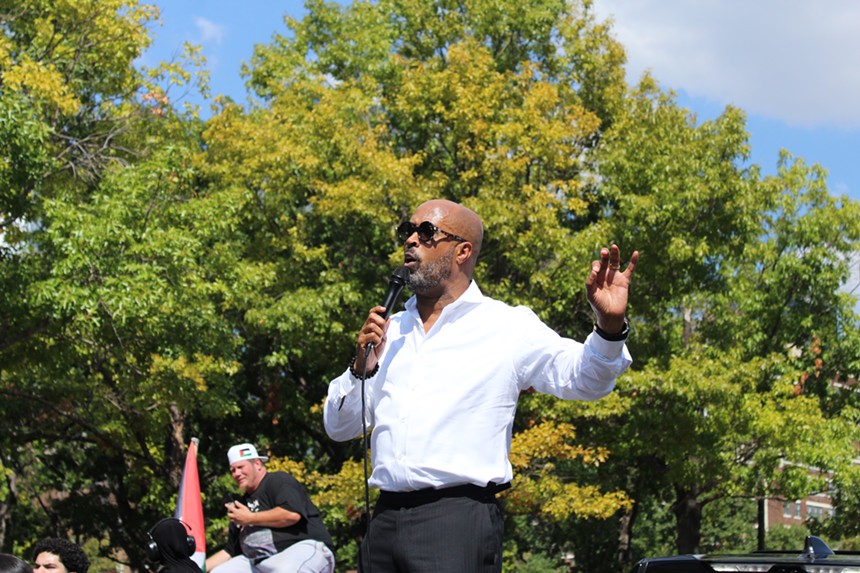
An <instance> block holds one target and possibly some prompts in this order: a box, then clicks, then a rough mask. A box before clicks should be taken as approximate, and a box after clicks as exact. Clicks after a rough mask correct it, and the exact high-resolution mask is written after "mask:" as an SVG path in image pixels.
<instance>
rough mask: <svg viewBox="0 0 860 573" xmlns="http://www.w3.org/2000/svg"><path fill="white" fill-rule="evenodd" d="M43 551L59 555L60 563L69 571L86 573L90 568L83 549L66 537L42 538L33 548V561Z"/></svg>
mask: <svg viewBox="0 0 860 573" xmlns="http://www.w3.org/2000/svg"><path fill="white" fill-rule="evenodd" d="M45 552H47V553H53V554H54V555H56V556H57V557H59V558H60V563H62V564H63V566H64V567H65V568H66V570H68V572H69V573H87V569H89V568H90V560H89V559H88V558H87V554H86V553H84V550H83V549H81V548H80V547H79V546H78V545H76V544H75V543H72V542H71V541H69V540H68V539H60V538H52V539H43V540H42V541H40V542H39V543H37V544H36V547H34V548H33V561H36V558H37V557H38V556H39V554H40V553H45Z"/></svg>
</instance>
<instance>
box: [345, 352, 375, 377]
mask: <svg viewBox="0 0 860 573" xmlns="http://www.w3.org/2000/svg"><path fill="white" fill-rule="evenodd" d="M356 358H358V356H356V355H355V354H353V355H352V358H350V359H349V371H350V373H351V374H352V375H353V376H355V377H356V378H361V374H359V373H358V372H356V371H355V360H356ZM377 372H379V362H377V363H376V366H374V367H373V371H372V372H368V373H367V374H366V375H365V376H364V379H365V380H367V379H368V378H373V377H374V376H376V373H377Z"/></svg>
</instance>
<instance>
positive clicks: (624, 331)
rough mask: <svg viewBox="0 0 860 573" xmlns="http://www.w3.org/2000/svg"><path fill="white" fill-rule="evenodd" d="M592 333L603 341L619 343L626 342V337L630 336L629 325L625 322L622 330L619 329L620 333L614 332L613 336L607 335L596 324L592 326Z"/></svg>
mask: <svg viewBox="0 0 860 573" xmlns="http://www.w3.org/2000/svg"><path fill="white" fill-rule="evenodd" d="M594 332H596V333H597V334H599V335H600V338H602V339H603V340H609V341H611V342H620V341H622V340H627V335H628V334H630V325H629V324H628V323H627V321H626V320H625V321H624V328H622V329H621V332H616V333H615V334H609V333H608V332H606V331H605V330H603V329H602V328H600V327H599V326H597V324H595V325H594Z"/></svg>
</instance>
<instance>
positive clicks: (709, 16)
mask: <svg viewBox="0 0 860 573" xmlns="http://www.w3.org/2000/svg"><path fill="white" fill-rule="evenodd" d="M595 10H596V13H597V16H598V18H599V19H601V20H602V19H605V18H607V17H612V18H613V19H614V21H615V24H614V26H613V29H614V32H615V35H616V37H617V39H618V40H619V41H620V42H621V43H622V44H623V45H624V47H625V48H626V50H627V55H628V59H629V62H628V67H627V70H628V79H629V80H630V81H631V82H635V81H637V80H638V79H639V78H640V77H641V74H642V72H643V71H645V70H650V71H651V72H652V73H653V75H654V76H655V78H656V79H657V80H658V81H659V82H660V84H661V85H663V86H664V87H666V88H672V89H675V90H684V91H685V92H687V93H688V94H690V95H691V96H696V97H703V98H707V99H710V100H714V101H716V102H718V103H720V104H733V105H736V106H738V107H741V108H743V109H745V110H746V111H748V112H750V113H753V114H756V115H760V116H763V117H769V118H772V119H776V120H779V121H782V122H784V123H786V124H789V125H793V126H802V127H814V126H836V127H839V128H843V129H860V105H857V103H856V102H857V101H860V66H858V65H857V62H858V61H860V2H856V1H854V0H826V1H822V2H808V1H805V0H804V1H801V0H638V1H634V0H596V2H595Z"/></svg>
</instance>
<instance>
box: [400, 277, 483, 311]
mask: <svg viewBox="0 0 860 573" xmlns="http://www.w3.org/2000/svg"><path fill="white" fill-rule="evenodd" d="M482 300H484V293H482V292H481V289H480V288H478V283H476V282H475V281H474V280H473V281H471V282H469V288H467V289H466V290H465V291H463V294H461V295H460V296H459V297H457V300H455V301H454V302H452V303H450V304H449V305H447V306H446V307H445V308H443V309H442V314H441V315H440V317H439V318H442V317H443V316H445V315H447V314H451V313H452V312H456V311H458V310H459V309H460V308H464V309H465V308H467V307H470V306H473V305H478V304H480V303H481V301H482ZM417 306H418V299H417V298H416V297H415V295H414V294H413V295H412V296H411V297H409V300H407V301H406V304H405V305H404V308H406V310H407V311H408V312H410V313H411V314H417V312H418V310H417Z"/></svg>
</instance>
